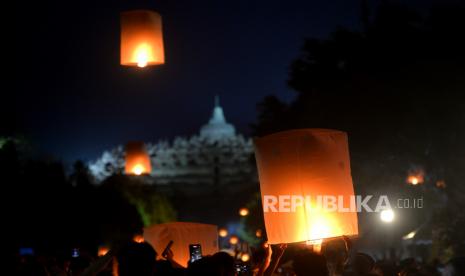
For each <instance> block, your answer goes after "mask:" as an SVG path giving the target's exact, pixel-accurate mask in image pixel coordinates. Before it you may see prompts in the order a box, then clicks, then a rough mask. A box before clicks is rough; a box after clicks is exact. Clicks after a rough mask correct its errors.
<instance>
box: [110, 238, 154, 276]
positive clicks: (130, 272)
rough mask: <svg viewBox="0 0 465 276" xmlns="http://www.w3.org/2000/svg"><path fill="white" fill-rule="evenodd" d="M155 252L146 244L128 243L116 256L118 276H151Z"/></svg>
mask: <svg viewBox="0 0 465 276" xmlns="http://www.w3.org/2000/svg"><path fill="white" fill-rule="evenodd" d="M156 257H157V252H156V251H155V250H154V249H153V247H152V246H151V245H150V244H148V243H146V242H143V243H136V242H130V243H128V244H127V245H126V246H124V247H123V248H121V250H120V251H119V253H118V254H117V257H116V260H117V267H118V275H119V276H136V275H137V276H152V275H154V273H155V260H156Z"/></svg>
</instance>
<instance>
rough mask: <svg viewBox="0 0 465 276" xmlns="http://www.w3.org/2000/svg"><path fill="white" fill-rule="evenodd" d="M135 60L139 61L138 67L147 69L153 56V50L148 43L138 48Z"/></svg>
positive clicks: (135, 52)
mask: <svg viewBox="0 0 465 276" xmlns="http://www.w3.org/2000/svg"><path fill="white" fill-rule="evenodd" d="M134 56H135V58H134V59H135V60H136V61H137V66H138V67H141V68H143V67H145V66H147V64H148V61H149V60H150V59H151V56H152V49H151V48H150V45H148V44H147V43H142V44H140V45H139V47H137V48H136V50H135V51H134Z"/></svg>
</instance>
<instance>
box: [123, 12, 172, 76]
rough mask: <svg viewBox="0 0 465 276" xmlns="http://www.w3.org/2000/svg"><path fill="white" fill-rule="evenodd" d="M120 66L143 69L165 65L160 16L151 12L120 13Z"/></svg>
mask: <svg viewBox="0 0 465 276" xmlns="http://www.w3.org/2000/svg"><path fill="white" fill-rule="evenodd" d="M120 63H121V65H127V66H138V67H145V66H147V65H159V64H164V63H165V53H164V47H163V32H162V24H161V16H160V15H159V14H158V13H156V12H153V11H148V10H136V11H128V12H123V13H121V60H120Z"/></svg>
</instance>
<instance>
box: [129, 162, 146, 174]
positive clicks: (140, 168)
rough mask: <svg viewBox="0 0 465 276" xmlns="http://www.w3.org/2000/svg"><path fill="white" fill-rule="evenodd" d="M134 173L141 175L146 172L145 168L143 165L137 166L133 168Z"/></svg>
mask: <svg viewBox="0 0 465 276" xmlns="http://www.w3.org/2000/svg"><path fill="white" fill-rule="evenodd" d="M131 171H132V173H133V174H135V175H141V174H142V173H143V172H144V171H145V168H144V166H143V165H141V164H136V165H135V166H134V167H133V168H132V170H131Z"/></svg>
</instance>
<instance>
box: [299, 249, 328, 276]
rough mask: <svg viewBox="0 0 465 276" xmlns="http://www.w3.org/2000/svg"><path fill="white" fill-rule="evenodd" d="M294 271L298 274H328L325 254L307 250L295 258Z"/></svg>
mask: <svg viewBox="0 0 465 276" xmlns="http://www.w3.org/2000/svg"><path fill="white" fill-rule="evenodd" d="M294 271H295V273H296V275H297V276H328V275H329V272H328V267H327V266H326V258H325V257H324V256H323V255H319V254H316V253H313V252H311V251H308V250H305V251H302V252H300V254H298V255H297V256H296V257H295V259H294Z"/></svg>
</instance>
